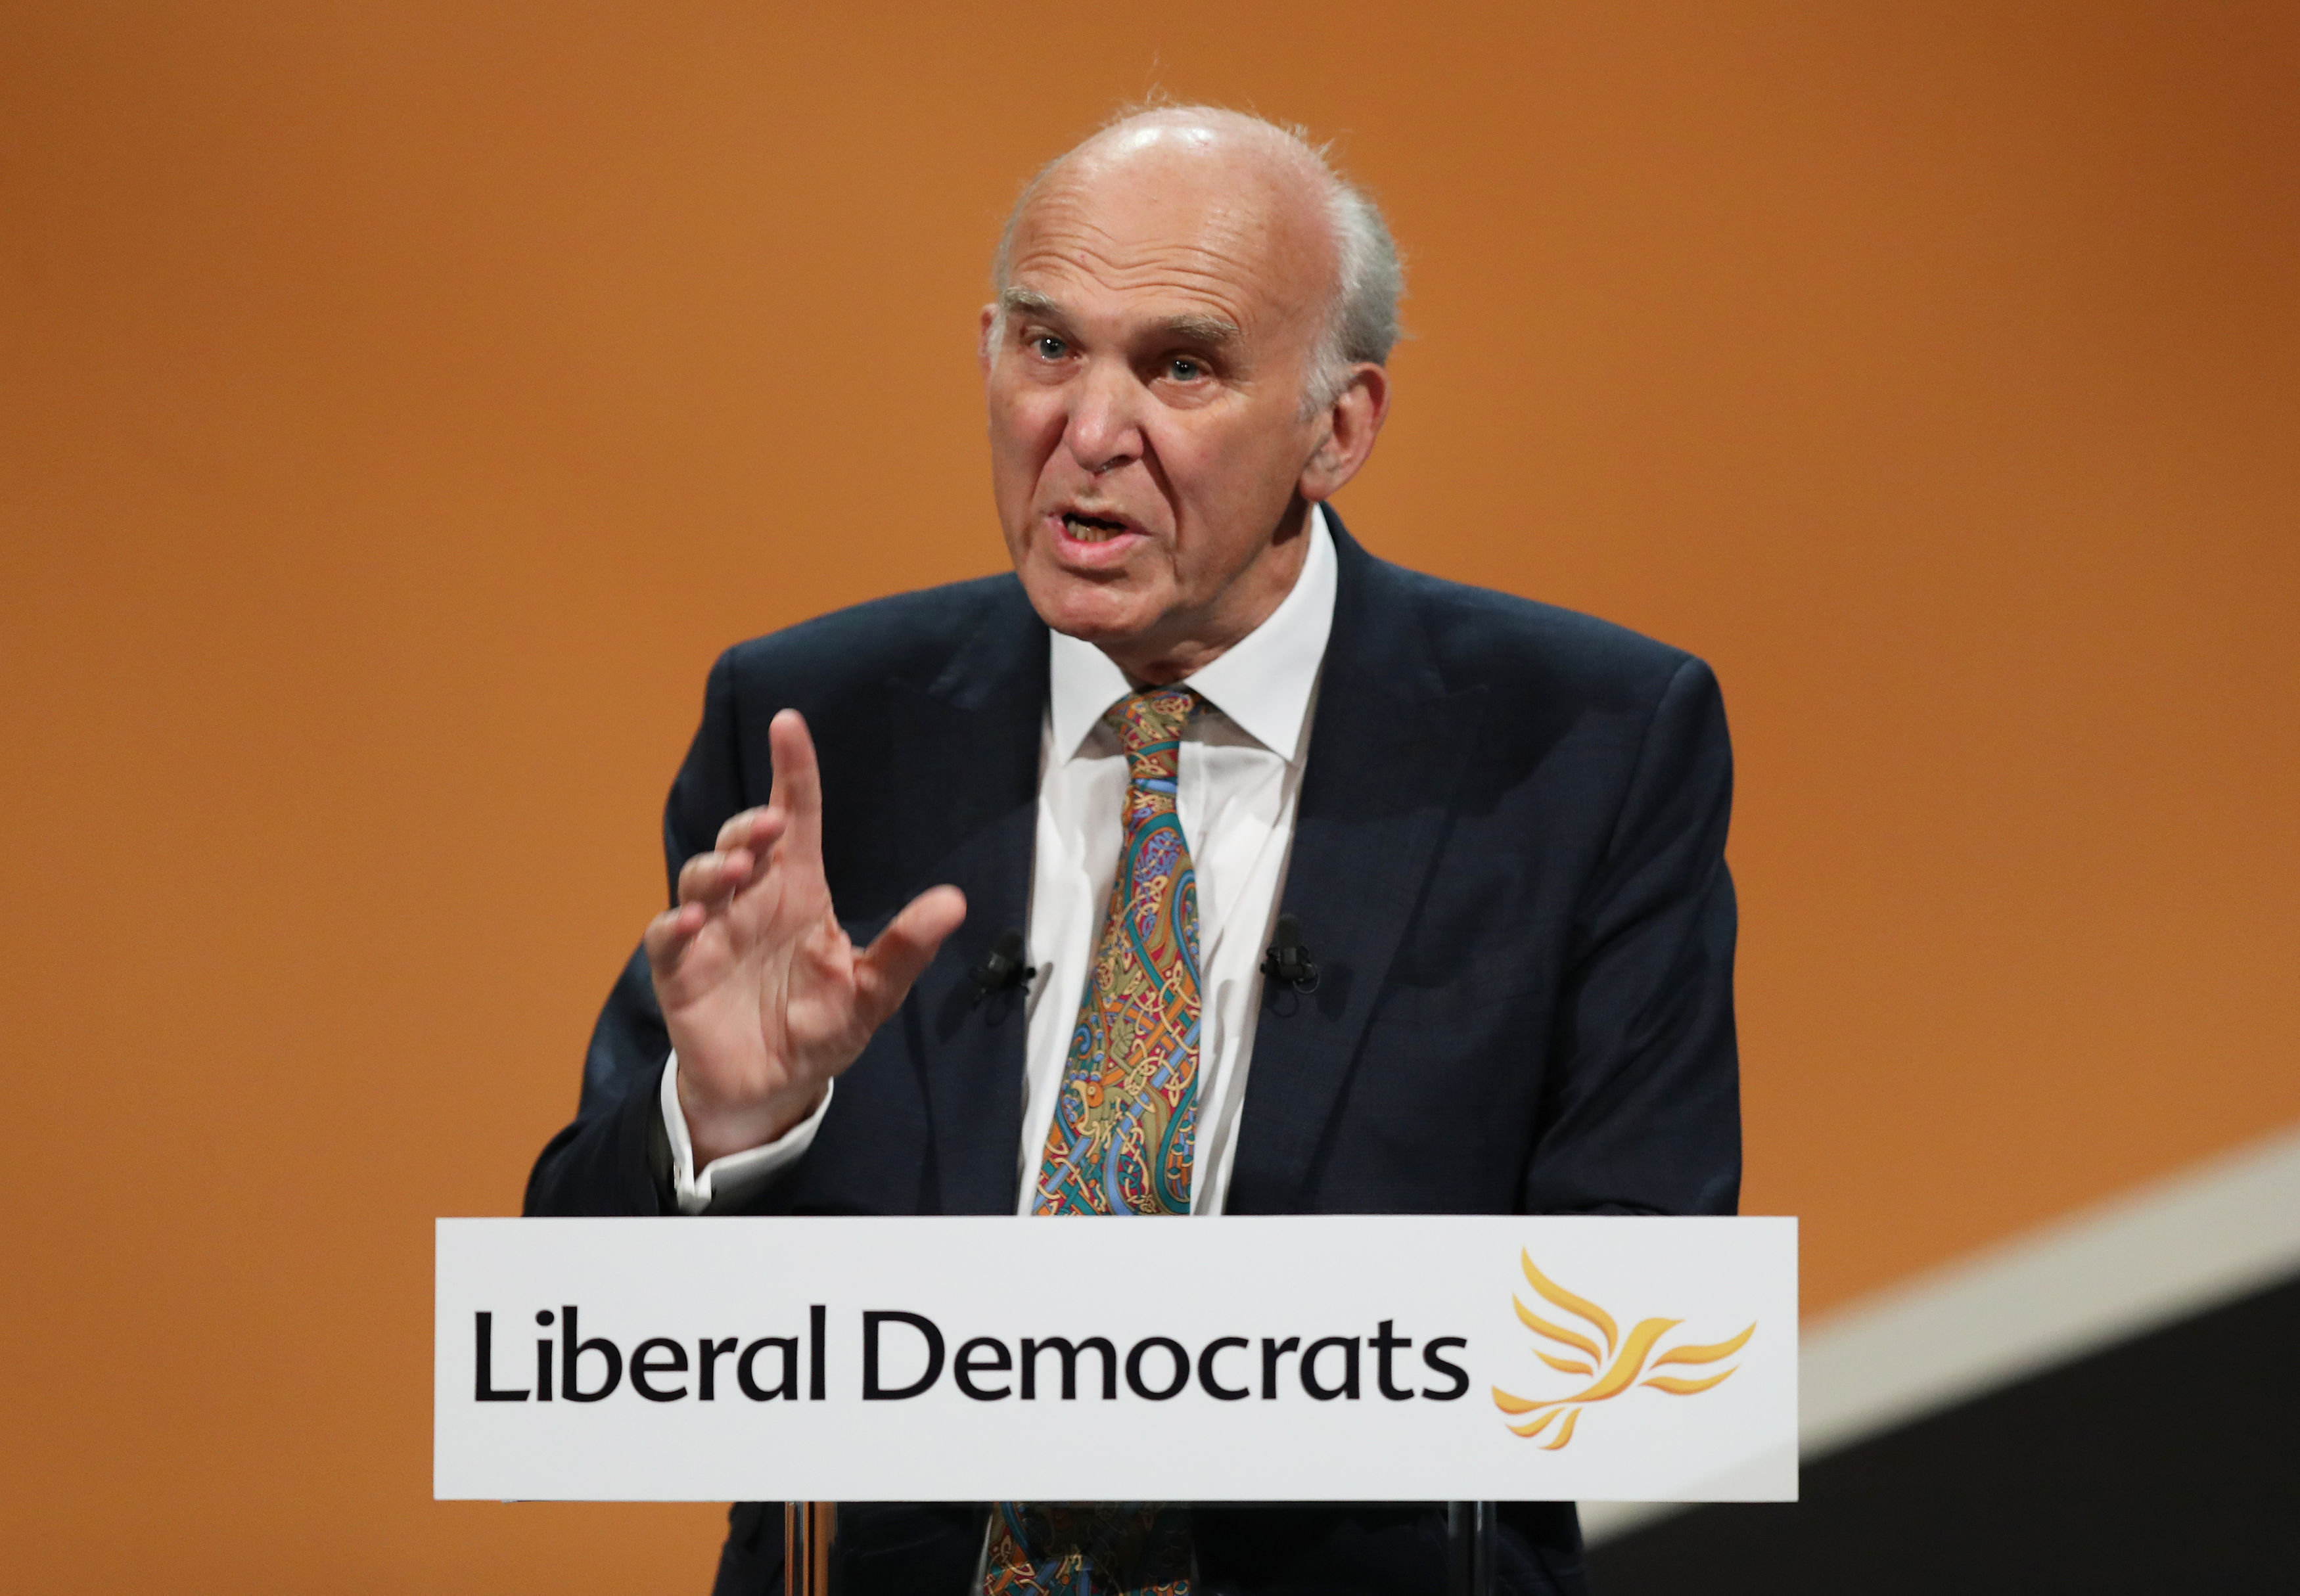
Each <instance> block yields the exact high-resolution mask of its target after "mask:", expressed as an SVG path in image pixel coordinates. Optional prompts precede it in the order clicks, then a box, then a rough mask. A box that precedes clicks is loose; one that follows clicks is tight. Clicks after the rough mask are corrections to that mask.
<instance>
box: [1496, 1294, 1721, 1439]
mask: <svg viewBox="0 0 2300 1596" xmlns="http://www.w3.org/2000/svg"><path fill="white" fill-rule="evenodd" d="M1518 1261H1519V1263H1520V1265H1521V1267H1522V1268H1524V1270H1525V1277H1526V1281H1527V1283H1528V1284H1530V1285H1531V1286H1532V1287H1533V1289H1534V1290H1535V1292H1537V1293H1539V1295H1540V1297H1541V1299H1542V1301H1545V1302H1547V1303H1549V1304H1550V1305H1551V1306H1552V1307H1554V1308H1556V1309H1561V1310H1563V1312H1566V1313H1569V1314H1571V1315H1572V1316H1573V1317H1574V1318H1578V1319H1579V1320H1581V1321H1582V1322H1583V1323H1584V1324H1586V1325H1588V1326H1589V1327H1590V1329H1591V1330H1592V1331H1594V1332H1595V1333H1596V1334H1595V1335H1594V1336H1593V1335H1585V1334H1582V1333H1581V1332H1580V1331H1579V1330H1574V1329H1571V1328H1569V1327H1568V1326H1563V1325H1556V1324H1552V1323H1551V1322H1550V1321H1549V1320H1547V1319H1545V1318H1542V1317H1541V1316H1540V1315H1539V1314H1538V1313H1536V1312H1534V1311H1533V1309H1530V1308H1528V1307H1527V1306H1526V1305H1525V1304H1524V1303H1523V1302H1522V1301H1519V1300H1518V1299H1517V1298H1516V1297H1515V1296H1513V1297H1511V1299H1510V1301H1512V1302H1513V1303H1514V1304H1515V1305H1516V1308H1517V1317H1518V1322H1519V1323H1520V1324H1521V1325H1523V1326H1525V1327H1526V1328H1527V1329H1529V1330H1530V1331H1532V1332H1533V1333H1534V1334H1536V1335H1538V1336H1540V1337H1541V1338H1542V1339H1543V1340H1545V1341H1547V1342H1551V1343H1552V1344H1554V1345H1555V1346H1558V1347H1562V1348H1563V1349H1565V1350H1566V1351H1571V1352H1578V1353H1579V1354H1581V1356H1580V1357H1579V1358H1560V1357H1556V1356H1554V1355H1553V1354H1551V1353H1549V1352H1546V1351H1543V1350H1542V1349H1541V1348H1540V1347H1539V1346H1536V1347H1535V1348H1534V1350H1533V1354H1534V1356H1535V1357H1537V1358H1538V1359H1541V1360H1542V1361H1543V1362H1544V1363H1546V1364H1547V1365H1549V1367H1552V1368H1554V1369H1555V1370H1557V1371H1558V1372H1559V1373H1560V1374H1566V1375H1582V1376H1594V1378H1592V1379H1591V1380H1590V1383H1589V1384H1588V1385H1587V1386H1585V1387H1583V1388H1582V1389H1581V1390H1579V1391H1577V1392H1574V1393H1573V1394H1572V1395H1571V1396H1564V1397H1547V1398H1544V1399H1543V1400H1541V1401H1531V1400H1529V1399H1528V1398H1525V1397H1521V1396H1515V1395H1513V1394H1512V1393H1511V1392H1506V1391H1504V1390H1503V1389H1502V1388H1501V1387H1500V1386H1498V1385H1496V1386H1495V1387H1494V1388H1493V1389H1494V1406H1495V1407H1496V1408H1499V1409H1501V1410H1502V1411H1503V1412H1504V1413H1505V1414H1507V1415H1509V1416H1510V1417H1511V1418H1513V1419H1514V1418H1522V1419H1524V1420H1525V1422H1524V1423H1523V1424H1512V1425H1510V1426H1509V1428H1510V1434H1513V1435H1522V1436H1524V1437H1525V1438H1526V1439H1528V1440H1531V1439H1532V1438H1533V1437H1534V1436H1536V1435H1538V1434H1541V1433H1542V1432H1543V1431H1545V1430H1546V1429H1548V1428H1549V1426H1550V1425H1551V1424H1552V1423H1553V1422H1554V1421H1555V1420H1556V1419H1558V1418H1559V1417H1561V1416H1562V1417H1563V1419H1564V1421H1565V1422H1564V1423H1563V1424H1560V1425H1558V1426H1557V1432H1556V1434H1555V1436H1554V1438H1553V1439H1551V1440H1549V1441H1546V1442H1543V1443H1542V1448H1541V1450H1542V1451H1546V1452H1554V1451H1557V1450H1558V1449H1560V1448H1561V1447H1563V1446H1564V1445H1565V1443H1566V1442H1569V1441H1571V1440H1572V1439H1573V1426H1574V1425H1575V1423H1576V1422H1578V1421H1579V1418H1580V1417H1581V1409H1583V1408H1584V1407H1586V1406H1587V1405H1588V1404H1589V1403H1591V1402H1603V1401H1609V1400H1610V1399H1612V1398H1613V1397H1617V1396H1619V1395H1621V1392H1625V1391H1627V1390H1628V1389H1629V1387H1630V1386H1632V1385H1640V1384H1642V1385H1650V1386H1652V1387H1653V1388H1654V1390H1655V1391H1663V1392H1668V1393H1669V1394H1670V1395H1671V1396H1698V1395H1700V1394H1701V1393H1702V1392H1704V1391H1707V1390H1709V1389H1710V1388H1711V1387H1712V1386H1713V1385H1718V1384H1723V1382H1724V1380H1725V1377H1726V1376H1728V1375H1730V1374H1731V1373H1732V1372H1733V1369H1730V1368H1728V1369H1720V1370H1719V1371H1718V1372H1717V1373H1715V1374H1713V1375H1711V1376H1708V1377H1707V1378H1705V1379H1699V1380H1688V1379H1685V1378H1683V1377H1682V1376H1677V1375H1655V1374H1651V1373H1649V1371H1651V1370H1653V1369H1657V1368H1660V1367H1663V1366H1664V1365H1667V1364H1680V1365H1690V1366H1693V1367H1699V1366H1700V1365H1702V1364H1704V1363H1718V1362H1721V1361H1722V1360H1724V1359H1728V1358H1730V1357H1731V1356H1732V1355H1733V1354H1734V1353H1736V1352H1738V1351H1740V1350H1741V1349H1742V1348H1743V1347H1745V1346H1746V1345H1747V1344H1748V1341H1749V1337H1750V1336H1752V1335H1754V1334H1756V1330H1757V1326H1755V1325H1754V1324H1753V1325H1751V1326H1749V1327H1748V1328H1747V1329H1746V1330H1744V1331H1742V1332H1741V1334H1738V1335H1737V1336H1735V1337H1733V1339H1732V1340H1730V1341H1721V1342H1715V1343H1713V1344H1712V1345H1709V1346H1685V1345H1679V1346H1675V1347H1671V1349H1670V1350H1669V1351H1666V1352H1663V1353H1662V1354H1661V1355H1660V1356H1659V1357H1654V1347H1655V1346H1657V1345H1658V1344H1659V1343H1660V1342H1661V1338H1662V1337H1663V1336H1664V1335H1667V1334H1669V1333H1670V1332H1671V1331H1672V1330H1674V1329H1676V1328H1677V1327H1678V1326H1679V1325H1680V1324H1683V1323H1684V1321H1683V1320H1682V1319H1640V1320H1638V1324H1637V1327H1636V1328H1634V1329H1632V1330H1631V1331H1630V1332H1629V1335H1628V1337H1627V1338H1626V1339H1624V1338H1623V1337H1622V1335H1621V1331H1620V1329H1619V1327H1618V1326H1615V1324H1614V1323H1613V1315H1612V1314H1610V1313H1607V1312H1606V1311H1605V1310H1604V1309H1602V1308H1600V1307H1598V1306H1597V1305H1596V1303H1595V1302H1592V1301H1589V1300H1588V1299H1587V1298H1586V1297H1577V1296H1575V1295H1574V1294H1573V1293H1571V1292H1569V1291H1567V1290H1566V1289H1565V1288H1564V1287H1563V1286H1562V1285H1559V1284H1557V1283H1556V1282H1555V1281H1554V1280H1552V1279H1550V1278H1549V1277H1548V1276H1546V1275H1544V1274H1543V1273H1542V1272H1541V1271H1540V1270H1539V1269H1537V1268H1534V1267H1533V1255H1532V1254H1531V1253H1529V1252H1527V1251H1523V1250H1522V1249H1521V1250H1520V1251H1519V1252H1518ZM1601 1340H1602V1341H1603V1342H1604V1346H1603V1348H1602V1349H1601V1348H1600V1347H1599V1344H1598V1342H1599V1341H1601ZM1734 1367H1736V1368H1738V1367H1740V1366H1739V1365H1738V1364H1736V1365H1735V1366H1734ZM1601 1368H1602V1369H1604V1371H1605V1372H1604V1374H1602V1375H1601V1374H1598V1373H1597V1371H1598V1370H1599V1369H1601ZM1640 1375H1645V1376H1646V1378H1645V1379H1643V1380H1640V1379H1638V1376H1640Z"/></svg>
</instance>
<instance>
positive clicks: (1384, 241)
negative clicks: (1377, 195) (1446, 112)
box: [991, 105, 1404, 410]
mask: <svg viewBox="0 0 2300 1596" xmlns="http://www.w3.org/2000/svg"><path fill="white" fill-rule="evenodd" d="M1105 192H1115V193H1120V194H1125V193H1129V192H1130V193H1133V194H1170V195H1190V196H1192V197H1194V198H1196V199H1198V200H1200V201H1201V202H1204V211H1205V217H1204V220H1206V221H1207V222H1208V223H1209V224H1210V225H1211V226H1212V228H1213V229H1214V231H1215V233H1216V234H1217V235H1219V236H1221V237H1235V238H1237V240H1238V242H1239V244H1240V245H1247V244H1249V243H1252V242H1254V241H1256V240H1258V241H1259V243H1260V244H1261V245H1263V246H1264V247H1265V248H1266V249H1267V250H1268V252H1269V253H1271V254H1276V255H1279V256H1282V257H1283V259H1282V261H1281V262H1279V267H1280V270H1282V271H1284V272H1285V273H1286V278H1285V280H1284V282H1283V285H1282V289H1281V293H1282V296H1283V297H1284V298H1285V299H1286V300H1288V302H1293V303H1302V304H1304V305H1307V306H1309V307H1310V309H1311V312H1312V314H1313V315H1314V317H1315V318H1316V319H1317V327H1316V329H1315V335H1314V337H1315V345H1316V348H1315V353H1314V356H1313V360H1312V361H1311V362H1310V365H1309V368H1308V370H1307V372H1306V373H1305V375H1306V377H1307V378H1308V381H1307V383H1306V385H1305V391H1304V404H1305V407H1307V408H1309V409H1312V410H1315V409H1321V408H1322V407H1324V406H1325V405H1327V404H1329V403H1331V402H1332V400H1333V398H1334V397H1335V395H1337V394H1338V393H1339V392H1340V390H1341V388H1342V387H1343V386H1345V384H1346V381H1347V370H1348V368H1349V366H1350V365H1351V364H1352V363H1354V362H1373V363H1376V364H1379V363H1381V362H1386V361H1387V360H1388V358H1389V352H1390V350H1391V348H1392V347H1393V346H1394V345H1396V341H1397V332H1398V328H1397V302H1398V300H1399V298H1400V297H1401V295H1402V294H1403V292H1404V278H1403V274H1402V272H1401V270H1400V268H1399V264H1398V259H1397V249H1396V245H1395V244H1394V243H1393V242H1392V241H1391V238H1390V236H1389V229H1388V225H1387V224H1386V223H1385V222H1384V221H1383V220H1382V216H1381V212H1380V210H1379V208H1378V207H1377V206H1376V205H1375V204H1374V203H1373V201H1372V200H1371V198H1370V197H1368V196H1367V195H1366V194H1365V193H1364V192H1363V190H1361V189H1360V188H1358V187H1356V186H1355V185H1354V184H1352V183H1351V182H1349V181H1348V180H1347V179H1345V178H1343V177H1342V176H1341V175H1340V174H1339V173H1338V172H1337V171H1335V170H1334V169H1333V167H1332V166H1331V165H1329V163H1328V162H1327V160H1326V157H1325V152H1324V151H1323V149H1321V147H1319V146H1317V145H1313V144H1311V143H1310V142H1309V140H1308V139H1307V138H1306V137H1304V134H1303V132H1302V131H1301V129H1296V128H1287V127H1281V126H1279V124H1278V123H1276V122H1271V121H1264V120H1263V118H1261V117H1258V116H1250V115H1248V114H1246V112H1238V111H1230V110H1226V109H1224V108H1222V107H1220V106H1213V105H1162V106H1156V107H1153V108H1151V109H1148V110H1143V111H1136V112H1128V113H1125V114H1123V115H1121V116H1119V117H1117V118H1116V119H1114V120H1113V121H1110V122H1108V123H1107V124H1105V125H1104V127H1102V128H1101V129H1098V130H1097V131H1096V132H1095V133H1093V134H1092V135H1090V136H1088V137H1087V138H1086V139H1084V140H1083V141H1081V142H1080V143H1079V144H1078V145H1074V146H1072V147H1071V149H1069V150H1066V151H1064V152H1063V154H1060V155H1057V156H1055V157H1054V160H1052V161H1050V162H1047V163H1046V165H1045V166H1044V167H1041V168H1040V169H1039V170H1038V173H1037V175H1036V176H1034V177H1033V178H1032V179H1030V181H1029V183H1028V184H1027V185H1025V187H1024V188H1023V190H1022V193H1021V195H1020V197H1018V198H1017V199H1016V201H1015V203H1014V208H1013V212H1011V213H1010V214H1009V215H1008V217H1007V220H1006V227H1005V230H1004V233H1002V234H1001V236H1000V237H999V240H998V252H997V255H996V260H995V261H994V262H993V264H992V269H991V275H992V287H993V288H994V290H995V291H996V292H997V293H999V294H1000V295H1002V296H1004V295H1006V294H1007V293H1008V291H1009V290H1010V289H1012V288H1013V287H1014V281H1015V279H1014V275H1013V268H1014V265H1015V261H1016V255H1015V245H1016V241H1017V239H1018V237H1021V236H1022V235H1023V234H1024V233H1025V231H1026V229H1027V228H1028V225H1029V222H1030V221H1031V220H1032V217H1033V214H1034V212H1038V210H1039V209H1040V208H1042V207H1047V208H1052V209H1055V210H1058V211H1068V210H1075V209H1076V208H1077V207H1078V206H1079V205H1080V204H1091V203H1092V202H1093V200H1094V199H1095V198H1096V195H1098V194H1100V193H1105Z"/></svg>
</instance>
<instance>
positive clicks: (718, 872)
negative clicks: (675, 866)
mask: <svg viewBox="0 0 2300 1596" xmlns="http://www.w3.org/2000/svg"><path fill="white" fill-rule="evenodd" d="M757 865H758V857H757V855H755V854H754V853H752V852H750V850H748V849H747V848H737V849H736V850H735V851H734V852H731V853H698V854H696V856H695V857H694V858H693V859H690V860H687V862H686V863H685V864H683V865H681V866H679V902H681V903H701V904H704V905H706V906H709V905H715V904H719V903H722V902H726V900H727V898H728V897H729V895H730V894H732V893H734V892H735V890H736V889H737V887H740V886H741V885H743V884H744V883H745V882H746V881H748V880H749V879H750V878H751V874H752V871H753V870H754V869H756V868H757Z"/></svg>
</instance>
